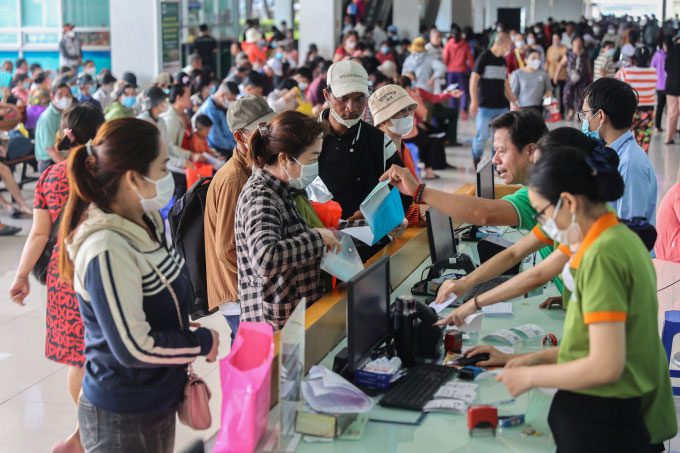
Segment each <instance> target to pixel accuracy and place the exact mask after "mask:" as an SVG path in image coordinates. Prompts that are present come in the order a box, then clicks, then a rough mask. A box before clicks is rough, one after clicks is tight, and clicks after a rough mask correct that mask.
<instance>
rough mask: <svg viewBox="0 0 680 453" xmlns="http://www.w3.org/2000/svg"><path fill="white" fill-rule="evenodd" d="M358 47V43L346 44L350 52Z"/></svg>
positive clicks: (350, 42)
mask: <svg viewBox="0 0 680 453" xmlns="http://www.w3.org/2000/svg"><path fill="white" fill-rule="evenodd" d="M356 46H357V42H356V41H347V42H346V43H345V47H347V48H348V49H350V50H354V48H355V47H356Z"/></svg>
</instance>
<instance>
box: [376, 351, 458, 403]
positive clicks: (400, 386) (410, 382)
mask: <svg viewBox="0 0 680 453" xmlns="http://www.w3.org/2000/svg"><path fill="white" fill-rule="evenodd" d="M454 373H455V370H454V369H453V368H450V367H446V366H443V365H436V364H434V363H423V364H420V365H416V366H414V367H413V368H411V369H410V370H409V372H408V373H407V374H406V376H404V377H403V378H401V379H400V380H399V382H397V383H396V385H395V386H394V387H392V388H391V389H390V390H389V391H388V392H387V393H385V396H383V397H382V399H381V400H380V405H381V406H384V407H396V408H399V409H409V410H414V411H421V410H423V407H425V404H427V402H428V401H430V400H431V399H432V396H433V395H434V394H435V393H436V392H437V390H439V387H441V386H442V385H443V384H445V383H446V382H447V381H448V380H449V379H450V378H451V377H452V376H453V374H454Z"/></svg>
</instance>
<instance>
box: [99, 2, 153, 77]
mask: <svg viewBox="0 0 680 453" xmlns="http://www.w3.org/2000/svg"><path fill="white" fill-rule="evenodd" d="M159 4H160V0H113V1H111V2H109V8H110V20H111V71H112V72H113V74H114V75H115V76H116V77H118V78H120V76H121V75H122V74H123V72H125V71H132V72H134V73H135V75H136V76H137V84H138V85H139V86H140V87H142V88H143V87H146V86H148V85H150V84H151V81H152V80H153V79H154V78H155V77H156V76H157V75H158V74H159V73H160V72H161V69H160V60H161V49H160V34H159V32H158V28H159Z"/></svg>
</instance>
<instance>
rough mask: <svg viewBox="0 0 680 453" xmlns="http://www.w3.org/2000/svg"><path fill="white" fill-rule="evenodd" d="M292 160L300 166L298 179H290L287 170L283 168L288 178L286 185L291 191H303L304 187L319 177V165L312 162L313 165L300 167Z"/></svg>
mask: <svg viewBox="0 0 680 453" xmlns="http://www.w3.org/2000/svg"><path fill="white" fill-rule="evenodd" d="M293 160H294V161H295V162H296V163H297V164H298V165H299V166H300V177H299V178H291V177H290V175H289V174H288V170H286V169H285V168H284V169H283V171H285V172H286V176H288V185H289V186H291V187H292V188H293V189H297V190H304V189H305V187H307V186H308V185H310V184H311V183H312V181H314V180H315V179H316V177H317V176H319V163H318V162H314V163H313V164H308V165H302V164H301V163H300V162H298V160H297V159H296V158H294V157H293Z"/></svg>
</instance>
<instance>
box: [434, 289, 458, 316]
mask: <svg viewBox="0 0 680 453" xmlns="http://www.w3.org/2000/svg"><path fill="white" fill-rule="evenodd" d="M456 299H458V296H456V295H455V294H451V295H450V296H449V297H448V299H446V300H445V301H444V302H442V303H441V304H438V303H436V302H432V303H431V304H430V307H432V308H434V311H436V312H437V314H439V313H441V312H442V310H444V309H445V308H446V307H448V306H449V305H451V304H452V303H454V302H455V301H456Z"/></svg>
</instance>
